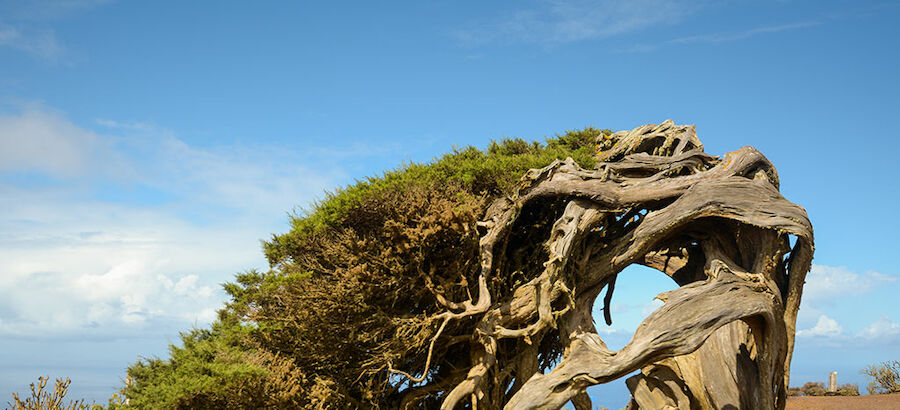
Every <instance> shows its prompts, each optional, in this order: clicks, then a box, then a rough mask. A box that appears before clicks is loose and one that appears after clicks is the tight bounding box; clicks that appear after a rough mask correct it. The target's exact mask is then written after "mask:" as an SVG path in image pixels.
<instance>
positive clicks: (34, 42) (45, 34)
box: [0, 22, 66, 63]
mask: <svg viewBox="0 0 900 410" xmlns="http://www.w3.org/2000/svg"><path fill="white" fill-rule="evenodd" d="M0 47H8V48H12V49H14V50H18V51H22V52H25V53H26V54H29V55H31V56H32V57H36V58H38V59H41V60H44V61H47V62H52V63H58V62H60V61H62V59H63V57H64V56H65V53H66V52H65V48H64V47H63V46H62V44H61V43H60V42H59V40H57V38H56V34H55V33H54V32H53V30H50V29H27V28H21V27H15V26H12V25H8V24H4V23H2V22H0Z"/></svg>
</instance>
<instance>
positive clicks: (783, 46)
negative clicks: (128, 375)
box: [0, 0, 900, 408]
mask: <svg viewBox="0 0 900 410" xmlns="http://www.w3.org/2000/svg"><path fill="white" fill-rule="evenodd" d="M898 18H900V3H898V2H897V1H800V0H797V1H793V0H771V1H749V0H747V1H737V0H729V1H723V2H712V1H703V0H701V1H678V0H634V1H628V2H611V1H594V2H588V1H568V0H558V1H521V2H496V3H491V4H484V2H459V1H453V2H450V1H439V2H413V1H410V2H391V3H390V4H388V3H387V2H377V3H376V2H328V3H323V4H320V5H315V4H309V3H301V2H290V3H287V2H282V3H278V2H266V3H265V4H262V3H259V2H254V3H252V4H251V3H237V2H235V3H223V2H189V3H185V2H143V3H138V2H113V1H91V0H44V1H35V2H19V1H0V278H2V280H0V363H2V365H0V396H2V397H7V398H8V397H9V392H11V391H24V390H25V389H27V385H28V383H29V382H30V381H32V380H35V379H36V377H37V376H38V375H41V374H51V375H53V376H62V375H66V376H70V377H72V378H73V385H72V389H71V391H72V394H73V395H79V396H84V397H88V398H91V399H97V400H100V401H105V398H106V397H108V396H109V395H110V394H111V393H112V392H113V391H114V390H115V388H116V386H117V385H118V384H119V383H120V378H121V377H123V375H124V368H125V366H126V365H127V364H128V363H130V362H132V361H134V360H135V359H136V358H137V357H138V356H139V355H140V356H153V355H164V354H165V352H166V346H167V344H168V343H169V342H173V341H175V340H177V334H178V332H179V331H181V330H184V329H187V328H189V327H191V326H193V325H197V326H203V325H205V324H206V323H208V321H209V320H210V319H211V318H212V316H213V313H214V311H215V309H216V308H217V307H218V306H220V304H221V302H222V300H223V298H224V295H223V294H222V292H221V291H220V288H219V284H220V283H222V282H225V281H228V280H229V279H230V278H231V277H232V276H233V275H234V273H237V272H241V271H244V270H247V269H251V268H264V267H265V261H264V259H263V257H262V254H261V251H260V246H259V241H260V240H261V239H264V238H267V237H269V236H270V235H271V234H273V233H280V232H284V231H286V230H287V229H288V226H287V216H286V215H287V213H288V212H290V211H291V210H293V209H299V210H302V209H303V208H304V207H306V206H308V205H309V204H310V203H311V202H312V201H314V200H315V199H316V198H321V197H322V194H323V192H324V191H325V190H328V189H334V188H335V187H339V186H342V185H345V184H348V183H352V182H353V181H354V180H355V179H357V178H361V177H364V176H366V175H373V174H377V173H378V172H380V171H382V170H385V169H391V168H395V167H397V166H399V165H400V164H402V163H403V162H406V161H428V160H429V159H431V158H433V157H434V156H437V155H439V154H441V153H443V152H446V151H448V150H449V149H450V148H451V147H453V146H454V145H457V146H465V145H474V146H478V147H484V146H486V145H487V143H488V141H489V140H490V139H491V138H500V137H512V136H517V137H522V138H526V139H542V138H543V137H545V136H549V135H553V134H555V133H558V132H562V131H564V130H567V129H575V128H583V127H585V126H589V125H593V126H597V127H601V128H611V129H614V130H619V129H631V128H634V127H636V126H638V125H642V124H646V123H659V122H661V121H663V120H665V119H673V120H674V121H675V122H676V123H688V124H696V125H697V130H698V134H699V136H700V138H701V140H702V141H703V142H704V144H705V147H706V150H707V152H710V153H713V154H724V153H725V152H728V151H732V150H736V149H738V148H740V147H742V146H744V145H752V146H754V147H756V148H758V149H759V150H761V151H762V152H763V153H765V154H766V155H767V156H768V157H769V159H771V160H772V161H773V162H774V163H775V165H776V166H777V167H778V169H779V173H780V177H781V180H782V192H783V193H784V195H785V196H786V197H787V198H788V199H790V200H792V201H794V202H796V203H798V204H800V205H803V206H804V207H805V208H806V209H807V210H808V212H809V215H810V218H811V219H812V221H813V224H814V226H815V229H816V245H817V246H816V258H815V261H814V263H815V266H814V268H813V271H812V273H811V274H810V276H809V278H808V284H807V288H806V296H805V297H804V302H803V305H802V308H801V313H800V320H799V325H798V329H799V333H798V344H797V349H796V351H795V360H794V363H793V373H792V374H793V381H794V384H800V383H802V382H805V381H810V380H817V381H824V380H825V378H826V375H827V372H828V371H831V370H837V371H838V372H839V381H841V382H857V383H860V387H864V380H865V379H864V378H863V377H862V376H861V375H859V374H858V373H857V372H858V370H859V369H861V368H862V367H864V366H865V365H866V364H869V363H873V362H877V361H883V360H888V359H898V357H900V309H898V307H900V304H898V302H897V299H896V295H897V294H898V291H900V281H898V278H900V270H898V268H897V265H896V263H895V262H894V259H892V257H893V256H894V253H895V252H897V251H896V244H897V240H896V236H895V232H897V230H898V229H900V224H898V219H897V212H896V211H897V205H896V204H897V201H898V199H900V198H898V187H897V186H898V184H896V183H895V182H893V181H892V180H891V179H889V178H890V177H892V176H893V175H894V173H893V171H894V161H893V156H894V155H896V153H897V152H900V138H898V135H897V134H898V131H897V127H896V125H895V121H896V120H897V118H898V114H900V103H898V102H897V101H898V100H897V95H900V81H898V78H897V67H898V64H900V58H898V57H900V47H897V41H898V40H900V32H898V28H897V25H896V24H895V22H896V21H897V20H898ZM623 276H624V277H623V279H622V282H621V283H620V284H619V286H617V295H616V296H617V297H616V298H615V299H616V300H614V305H615V306H614V307H615V312H614V315H613V320H614V326H613V327H612V328H611V329H604V332H607V333H608V334H609V338H610V339H611V340H612V342H613V343H612V344H613V345H616V343H618V345H621V344H623V343H624V342H625V341H626V340H627V336H628V334H629V332H630V331H632V330H633V329H634V328H635V327H636V326H637V324H638V323H639V321H640V320H641V319H642V318H643V317H645V316H646V315H647V314H648V313H649V312H650V311H652V309H653V308H654V305H653V304H652V302H651V298H652V296H653V295H655V294H656V293H658V292H659V291H663V290H666V289H668V288H670V287H671V284H670V283H668V282H666V281H665V278H664V277H662V278H660V276H659V275H652V274H648V273H647V272H643V271H638V270H635V271H634V272H630V273H629V275H623ZM617 341H618V342H617ZM618 384H621V383H618ZM616 389H619V390H616ZM623 390H624V388H621V387H619V388H608V389H605V390H604V389H598V390H595V391H594V394H595V396H596V397H598V398H599V399H601V400H604V401H602V402H601V404H603V403H609V404H604V405H606V406H607V407H613V408H616V406H621V405H622V404H617V403H619V401H621V400H622V399H621V397H620V392H621V391H623Z"/></svg>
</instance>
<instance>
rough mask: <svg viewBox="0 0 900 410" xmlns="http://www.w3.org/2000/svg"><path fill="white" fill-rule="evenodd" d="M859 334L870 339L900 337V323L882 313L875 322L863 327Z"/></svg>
mask: <svg viewBox="0 0 900 410" xmlns="http://www.w3.org/2000/svg"><path fill="white" fill-rule="evenodd" d="M859 336H860V337H862V338H865V339H869V340H876V339H881V340H884V339H900V323H894V322H892V321H891V318H890V317H888V315H884V314H882V315H881V316H880V317H879V318H878V320H877V321H876V322H875V323H872V324H871V325H869V326H867V327H866V328H865V329H863V330H862V332H860V334H859Z"/></svg>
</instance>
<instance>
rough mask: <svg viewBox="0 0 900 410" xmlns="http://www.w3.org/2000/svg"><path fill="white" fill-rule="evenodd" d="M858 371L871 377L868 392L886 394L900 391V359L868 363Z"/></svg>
mask: <svg viewBox="0 0 900 410" xmlns="http://www.w3.org/2000/svg"><path fill="white" fill-rule="evenodd" d="M860 373H862V374H864V375H866V376H869V377H871V378H872V381H871V382H869V386H868V387H867V390H869V394H887V393H898V392H900V361H896V360H893V361H887V362H884V363H881V364H876V365H869V366H868V367H866V368H865V369H862V370H861V371H860Z"/></svg>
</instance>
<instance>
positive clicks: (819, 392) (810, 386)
mask: <svg viewBox="0 0 900 410" xmlns="http://www.w3.org/2000/svg"><path fill="white" fill-rule="evenodd" d="M800 390H802V391H803V395H805V396H824V395H825V384H824V383H821V382H807V383H806V384H804V385H803V387H801V388H800Z"/></svg>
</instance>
